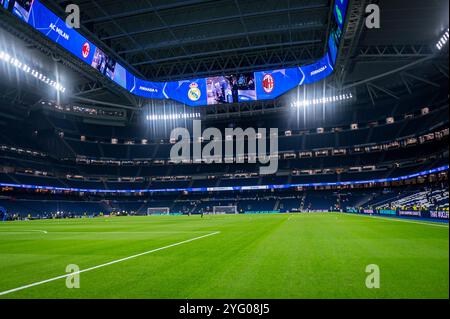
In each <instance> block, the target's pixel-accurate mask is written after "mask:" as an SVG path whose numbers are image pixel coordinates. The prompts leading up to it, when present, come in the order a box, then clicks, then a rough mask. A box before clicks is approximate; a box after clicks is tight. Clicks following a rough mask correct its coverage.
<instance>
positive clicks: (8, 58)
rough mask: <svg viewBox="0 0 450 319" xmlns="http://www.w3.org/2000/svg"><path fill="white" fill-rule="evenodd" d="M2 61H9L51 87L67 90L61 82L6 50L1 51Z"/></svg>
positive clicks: (61, 90)
mask: <svg viewBox="0 0 450 319" xmlns="http://www.w3.org/2000/svg"><path fill="white" fill-rule="evenodd" d="M0 61H3V62H6V63H9V64H10V65H12V66H14V67H15V68H16V69H18V70H20V71H22V72H24V73H26V74H29V75H31V76H33V77H34V78H36V79H38V80H39V81H41V82H43V83H45V84H47V85H50V86H51V87H54V88H55V89H56V90H57V91H59V92H62V93H64V92H65V91H66V88H65V87H64V86H62V85H61V83H58V82H56V81H53V80H52V79H50V78H49V77H48V76H46V75H44V74H42V73H41V72H39V71H37V70H35V69H33V68H31V67H30V66H29V65H27V64H26V63H24V62H22V61H20V60H18V59H16V58H13V57H11V56H10V55H9V54H8V53H6V52H4V51H0Z"/></svg>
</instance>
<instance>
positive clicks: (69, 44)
mask: <svg viewBox="0 0 450 319" xmlns="http://www.w3.org/2000/svg"><path fill="white" fill-rule="evenodd" d="M0 4H1V7H2V8H4V9H6V10H8V11H9V12H11V13H12V14H13V15H14V16H16V17H17V18H18V19H20V20H22V21H23V22H25V23H27V24H28V25H30V26H31V27H32V28H34V29H35V30H37V31H39V32H40V33H42V34H43V35H44V36H45V37H47V38H48V39H50V40H52V41H53V42H55V43H57V44H59V45H60V46H61V47H63V48H64V49H66V50H67V51H69V52H70V53H72V54H73V55H74V56H76V57H77V58H78V59H80V60H82V61H83V62H85V63H86V64H88V65H90V66H91V67H92V68H94V69H96V70H98V72H100V73H101V74H102V75H103V76H105V77H107V78H109V79H110V80H111V81H113V82H115V83H116V84H117V85H119V86H120V87H122V88H123V89H125V90H127V91H129V92H130V93H132V94H134V95H137V96H141V97H144V98H149V99H161V100H164V99H165V100H168V99H170V100H175V101H178V102H181V103H183V104H185V105H188V106H205V105H213V104H227V103H238V102H249V101H257V100H273V99H275V98H277V97H279V96H281V95H282V94H284V93H286V92H288V91H290V90H291V89H293V88H295V87H298V86H301V85H304V84H310V83H314V82H317V81H320V80H322V79H324V78H326V77H327V76H329V75H330V74H331V73H332V72H333V69H334V65H335V62H336V57H337V52H338V48H339V44H340V41H341V38H342V34H343V26H344V21H345V17H346V13H347V7H348V0H336V1H335V5H334V7H333V13H334V14H333V19H332V30H331V33H330V37H329V39H328V51H327V53H326V54H325V55H324V56H323V57H322V58H321V59H319V60H318V61H316V62H315V63H312V64H309V65H304V66H298V67H293V68H286V69H278V70H266V71H259V72H253V73H241V74H230V75H228V76H220V77H207V78H198V79H190V80H180V81H171V82H153V81H148V80H145V79H141V78H139V77H137V76H135V75H134V74H133V73H132V72H131V71H129V70H128V69H126V68H125V67H124V66H123V65H121V64H120V63H118V62H117V61H116V60H115V59H114V58H113V57H111V56H109V55H108V54H106V53H105V52H104V51H102V49H101V48H99V47H97V46H96V45H95V44H94V43H93V42H91V41H90V40H88V39H87V38H85V37H84V36H83V35H81V34H80V33H79V32H78V31H76V29H72V28H69V27H67V26H66V23H65V19H63V18H60V17H58V16H57V15H56V14H55V13H54V12H52V11H51V10H50V9H48V8H47V7H46V6H45V5H44V4H42V3H41V2H40V1H39V0H33V1H29V0H28V1H25V0H0Z"/></svg>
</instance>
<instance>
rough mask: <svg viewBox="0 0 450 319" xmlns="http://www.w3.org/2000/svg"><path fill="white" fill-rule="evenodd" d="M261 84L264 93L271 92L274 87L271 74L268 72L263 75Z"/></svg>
mask: <svg viewBox="0 0 450 319" xmlns="http://www.w3.org/2000/svg"><path fill="white" fill-rule="evenodd" d="M262 86H263V89H264V92H266V93H272V91H273V89H274V87H275V80H274V79H273V76H272V75H270V74H266V75H264V78H263V81H262Z"/></svg>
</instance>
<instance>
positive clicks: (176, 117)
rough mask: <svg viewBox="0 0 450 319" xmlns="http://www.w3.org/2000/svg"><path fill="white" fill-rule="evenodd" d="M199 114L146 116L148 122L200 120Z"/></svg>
mask: <svg viewBox="0 0 450 319" xmlns="http://www.w3.org/2000/svg"><path fill="white" fill-rule="evenodd" d="M200 116H201V114H200V113H178V114H154V115H147V120H148V121H168V120H187V119H196V118H200Z"/></svg>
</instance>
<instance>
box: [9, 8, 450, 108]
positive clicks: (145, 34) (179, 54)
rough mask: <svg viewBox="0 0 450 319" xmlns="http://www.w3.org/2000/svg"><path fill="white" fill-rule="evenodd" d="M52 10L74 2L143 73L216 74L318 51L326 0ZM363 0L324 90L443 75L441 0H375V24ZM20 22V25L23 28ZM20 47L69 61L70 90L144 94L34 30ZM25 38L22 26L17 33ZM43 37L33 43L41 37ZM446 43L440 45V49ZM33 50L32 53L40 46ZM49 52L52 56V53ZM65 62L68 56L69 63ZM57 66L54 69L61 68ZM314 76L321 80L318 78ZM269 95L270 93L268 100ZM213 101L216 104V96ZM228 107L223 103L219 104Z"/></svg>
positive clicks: (112, 48) (110, 99)
mask: <svg viewBox="0 0 450 319" xmlns="http://www.w3.org/2000/svg"><path fill="white" fill-rule="evenodd" d="M41 2H43V3H44V4H45V5H46V6H48V7H49V8H51V9H52V10H53V11H54V12H55V13H57V14H58V15H60V16H65V13H64V9H65V7H66V5H68V4H70V3H75V4H78V5H79V6H80V9H81V24H82V27H81V30H80V32H81V33H82V34H83V35H85V36H86V37H87V38H89V39H91V40H92V41H94V42H95V43H96V44H98V45H99V46H100V47H101V48H102V49H103V50H104V51H105V52H106V53H107V54H110V55H112V56H114V57H115V58H116V59H117V60H118V61H120V62H121V63H122V64H123V65H124V66H126V67H127V68H129V69H130V70H133V71H134V72H135V74H136V75H138V76H142V77H143V78H147V79H150V80H157V81H158V80H166V79H171V80H174V79H182V78H192V77H200V76H206V75H224V74H229V73H230V72H234V71H255V70H261V69H267V68H271V69H275V68H278V67H289V66H293V65H302V64H306V63H309V62H312V61H316V60H317V59H318V58H320V57H321V56H322V55H323V54H324V52H325V51H326V44H327V40H326V39H327V34H328V32H329V29H330V20H331V19H330V17H331V15H332V3H333V1H332V0H278V1H269V0H263V1H262V0H258V1H256V0H248V1H237V0H213V1H211V0H136V1H113V0H98V1H94V0H70V1H67V0H41ZM369 3H371V2H370V1H368V0H350V1H349V13H348V17H347V22H346V27H345V33H344V41H343V43H342V45H341V49H340V53H339V56H338V61H337V63H336V68H335V72H334V74H333V75H332V76H331V77H329V78H327V79H326V80H324V81H323V82H324V85H326V87H327V88H330V89H332V90H342V89H350V88H354V89H358V93H359V94H358V95H359V98H361V97H362V98H367V99H370V100H371V101H372V103H374V104H375V103H376V101H377V99H380V98H381V97H387V98H393V99H396V98H398V96H399V95H401V94H404V93H405V92H406V93H408V92H410V91H411V90H413V89H414V87H415V86H416V85H431V86H435V87H440V86H441V85H442V84H440V81H442V79H445V80H446V79H448V55H445V54H441V55H439V54H436V50H435V46H434V45H435V43H436V41H437V40H438V39H439V37H440V35H441V34H442V31H443V30H445V29H446V28H447V27H448V6H449V3H448V1H447V0H433V1H426V2H424V1H420V0H410V1H407V5H405V1H402V0H380V1H378V4H379V6H380V8H381V28H380V29H374V30H369V29H367V28H366V27H365V26H364V15H365V8H366V6H367V4H369ZM21 32H22V33H23V30H21V31H20V32H19V33H17V34H19V35H20V37H21V36H22V33H21ZM32 37H33V38H34V42H33V43H31V44H30V41H29V38H30V35H28V38H27V41H26V42H27V47H28V48H34V49H38V50H39V51H42V52H44V53H46V55H47V56H48V58H47V57H46V58H45V59H43V62H42V64H43V65H46V64H47V65H48V68H50V69H51V68H53V67H54V65H55V64H61V63H62V64H65V66H69V68H70V69H71V70H70V71H68V72H67V74H69V76H68V78H69V82H70V86H71V87H72V88H74V89H73V92H71V94H70V96H69V94H67V95H66V96H67V97H69V98H75V99H77V100H81V101H83V99H84V101H85V102H86V103H92V104H97V102H100V101H101V103H103V104H101V105H108V106H119V105H122V106H124V107H127V106H129V107H131V108H138V107H139V106H142V105H144V104H145V103H146V102H145V101H144V100H143V99H140V98H136V97H134V96H132V95H131V94H129V93H127V92H125V91H123V92H122V91H121V90H119V89H118V88H117V86H116V85H112V84H111V83H108V81H105V80H104V79H101V78H100V77H99V75H98V74H96V72H95V70H91V69H90V68H87V67H85V66H79V65H77V64H76V63H74V62H73V59H72V60H71V57H70V55H69V54H67V55H66V54H65V53H64V52H63V51H62V50H58V48H50V49H48V42H47V43H46V42H45V41H43V40H42V41H40V37H36V36H35V34H34V36H32ZM25 38H26V36H25ZM40 42H41V43H40ZM446 51H447V52H448V48H447V49H446ZM39 55H40V54H39ZM55 61H57V63H55ZM67 62H69V63H67ZM65 69H67V68H65V67H64V66H61V67H60V72H61V71H63V70H64V71H63V72H65ZM321 85H322V84H321ZM275 102H276V101H275ZM217 107H219V108H220V107H221V106H217ZM227 108H229V106H228V105H227Z"/></svg>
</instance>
